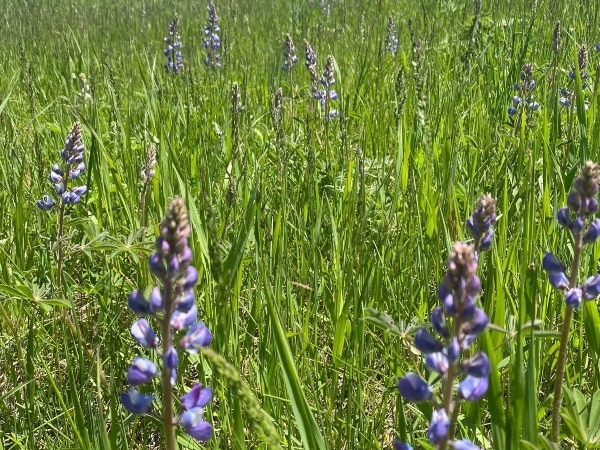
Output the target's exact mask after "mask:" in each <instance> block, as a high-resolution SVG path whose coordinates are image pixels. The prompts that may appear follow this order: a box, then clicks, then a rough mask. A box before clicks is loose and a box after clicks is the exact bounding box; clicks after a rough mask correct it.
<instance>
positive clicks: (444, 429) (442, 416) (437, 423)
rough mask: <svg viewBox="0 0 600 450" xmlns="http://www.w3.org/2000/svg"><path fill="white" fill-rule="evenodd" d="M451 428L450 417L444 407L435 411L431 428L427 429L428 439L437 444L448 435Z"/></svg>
mask: <svg viewBox="0 0 600 450" xmlns="http://www.w3.org/2000/svg"><path fill="white" fill-rule="evenodd" d="M449 428H450V418H449V417H448V414H447V413H446V410H445V409H444V408H442V409H440V410H439V411H434V412H433V415H432V416H431V422H430V424H429V429H428V430H427V439H429V441H430V442H431V443H432V444H434V445H437V444H439V443H440V442H442V440H443V439H445V438H446V436H447V435H448V429H449Z"/></svg>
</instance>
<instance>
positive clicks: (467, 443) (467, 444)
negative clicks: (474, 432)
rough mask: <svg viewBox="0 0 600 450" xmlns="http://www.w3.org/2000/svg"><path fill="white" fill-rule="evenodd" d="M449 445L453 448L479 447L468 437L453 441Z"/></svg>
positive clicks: (465, 449) (468, 449)
mask: <svg viewBox="0 0 600 450" xmlns="http://www.w3.org/2000/svg"><path fill="white" fill-rule="evenodd" d="M451 445H452V448H453V449H454V450H479V447H477V446H476V445H475V444H473V443H472V442H471V441H469V440H468V439H463V440H460V441H454V442H452V444H451Z"/></svg>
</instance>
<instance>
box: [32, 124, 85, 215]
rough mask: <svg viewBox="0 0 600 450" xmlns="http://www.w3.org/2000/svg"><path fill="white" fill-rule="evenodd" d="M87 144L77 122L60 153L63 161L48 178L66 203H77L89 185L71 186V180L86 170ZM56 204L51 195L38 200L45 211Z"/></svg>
mask: <svg viewBox="0 0 600 450" xmlns="http://www.w3.org/2000/svg"><path fill="white" fill-rule="evenodd" d="M84 150H85V146H84V145H83V142H82V140H81V125H80V124H79V122H75V123H74V124H73V127H72V128H71V132H70V133H69V135H68V136H67V140H66V141H65V146H64V148H63V150H62V151H61V153H60V156H61V159H62V163H61V164H54V165H53V166H52V170H51V171H50V175H49V176H48V179H49V180H50V181H51V182H52V183H53V184H54V192H55V193H56V195H57V196H58V197H60V199H61V200H62V203H63V204H64V205H69V204H70V205H76V204H77V203H79V202H80V201H81V197H82V196H83V195H85V193H86V192H87V186H85V185H81V186H77V187H73V188H71V187H70V185H69V182H74V181H75V180H77V178H79V176H80V175H81V174H82V173H83V171H84V170H85V163H84V162H83V151H84ZM54 205H55V202H54V199H53V198H52V197H51V196H50V195H44V196H43V197H42V199H41V200H38V201H37V206H38V208H40V209H41V210H43V211H48V210H50V209H52V207H53V206H54Z"/></svg>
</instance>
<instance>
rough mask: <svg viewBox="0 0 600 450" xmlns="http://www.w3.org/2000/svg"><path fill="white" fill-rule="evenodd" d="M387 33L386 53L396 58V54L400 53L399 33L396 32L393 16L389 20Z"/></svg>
mask: <svg viewBox="0 0 600 450" xmlns="http://www.w3.org/2000/svg"><path fill="white" fill-rule="evenodd" d="M387 32H388V34H387V36H386V37H385V51H386V52H389V53H391V54H392V55H393V56H396V53H398V31H397V30H396V23H395V22H394V18H393V17H392V16H390V18H389V19H388V26H387Z"/></svg>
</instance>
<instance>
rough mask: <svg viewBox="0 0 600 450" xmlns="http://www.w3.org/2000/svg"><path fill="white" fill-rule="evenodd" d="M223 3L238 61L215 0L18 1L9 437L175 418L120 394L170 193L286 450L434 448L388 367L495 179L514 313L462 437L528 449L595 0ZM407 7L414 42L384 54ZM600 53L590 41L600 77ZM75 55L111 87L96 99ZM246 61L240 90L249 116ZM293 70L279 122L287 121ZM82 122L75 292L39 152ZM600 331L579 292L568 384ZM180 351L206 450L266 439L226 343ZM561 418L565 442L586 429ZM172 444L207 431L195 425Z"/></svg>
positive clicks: (580, 141)
mask: <svg viewBox="0 0 600 450" xmlns="http://www.w3.org/2000/svg"><path fill="white" fill-rule="evenodd" d="M215 5H216V7H217V9H218V11H219V24H220V27H221V39H222V42H223V48H222V54H223V67H222V68H221V69H214V70H213V69H208V68H205V67H204V64H203V62H202V61H203V59H204V55H203V48H202V40H203V29H202V27H203V26H204V24H205V22H206V10H205V4H204V3H203V2H202V1H200V2H189V1H180V2H178V1H175V2H159V1H157V0H149V1H142V0H126V1H116V0H98V1H92V0H79V1H76V2H65V1H59V0H6V2H5V3H4V5H3V6H4V7H3V8H2V17H0V21H1V22H2V27H1V28H0V37H1V40H2V46H1V47H0V61H2V76H1V77H0V185H1V186H2V189H0V209H1V210H2V212H3V214H2V215H1V216H0V243H1V245H0V336H1V339H0V448H6V449H41V448H43V449H64V448H83V449H87V448H102V449H106V448H113V449H136V448H162V447H161V445H162V444H161V437H160V432H158V431H156V430H157V428H159V424H158V423H155V422H156V421H155V420H154V419H152V418H147V417H144V418H140V417H134V416H130V415H128V414H127V413H126V411H125V410H124V409H123V407H122V406H121V405H120V404H119V401H118V393H119V392H121V391H123V390H124V389H125V372H126V370H127V367H128V364H129V363H130V360H131V358H132V356H134V349H133V348H132V345H131V344H132V339H131V336H130V334H129V326H130V324H131V322H132V321H133V316H132V314H131V313H130V312H129V311H128V310H127V309H126V299H127V295H128V294H129V293H130V292H131V290H132V289H134V288H136V287H138V286H139V287H140V288H142V289H143V287H145V286H148V287H149V286H151V285H152V283H153V281H152V278H151V275H150V274H149V271H148V270H147V268H146V266H145V262H144V261H146V256H147V255H148V254H149V253H150V252H151V250H152V246H153V242H154V237H155V236H156V234H157V232H158V224H159V223H160V220H161V218H162V217H163V216H164V212H165V211H164V210H165V207H166V205H168V202H169V199H170V198H172V197H174V196H177V195H179V196H182V197H183V198H184V199H185V201H186V204H187V206H188V209H189V214H190V222H191V225H192V240H191V244H190V245H191V246H192V250H193V253H194V255H195V265H196V267H197V268H198V270H199V272H200V283H199V287H198V288H197V294H198V299H199V300H198V307H199V310H200V316H201V318H202V320H204V321H205V322H206V323H207V324H208V325H209V326H210V328H211V330H212V331H213V334H214V337H215V338H214V342H213V344H212V349H213V350H215V351H216V352H218V353H220V354H221V355H223V356H224V357H225V358H226V359H227V360H228V361H229V362H230V363H231V364H232V365H233V367H235V368H236V369H237V370H238V371H239V372H240V373H241V374H242V376H243V378H244V380H245V382H246V383H247V384H248V385H249V386H250V387H251V388H252V390H253V391H254V392H255V393H256V396H257V397H258V400H259V401H260V405H261V407H262V409H263V412H264V413H265V414H266V415H267V416H268V417H270V418H271V419H272V420H273V422H274V423H275V425H276V427H277V431H278V434H279V437H280V447H281V448H283V449H290V450H291V449H300V448H304V449H307V450H308V449H310V450H316V449H330V450H335V449H340V450H341V449H378V448H389V446H390V443H391V441H392V440H393V439H394V438H396V437H399V436H401V437H402V438H403V439H407V440H409V441H411V442H413V443H419V442H420V443H421V445H423V447H424V448H428V447H427V445H428V444H427V442H426V439H425V434H424V433H425V431H424V430H425V429H426V424H427V422H428V420H429V418H430V415H431V414H430V410H427V407H423V408H421V410H419V409H418V408H416V407H412V406H407V405H402V403H401V400H400V399H399V397H398V395H397V392H396V389H395V385H396V382H397V377H398V376H400V375H402V374H404V373H405V372H407V371H409V370H413V369H414V368H415V367H418V365H419V364H420V363H419V360H420V359H419V357H418V355H416V354H415V350H414V348H412V346H411V345H410V339H409V336H408V334H409V332H410V331H411V329H412V327H413V326H414V325H416V324H418V323H421V322H423V321H425V320H427V318H428V314H429V311H430V310H431V308H432V307H433V306H434V305H435V304H436V298H435V290H436V287H437V283H438V282H439V280H440V279H441V277H442V274H443V271H444V260H445V258H446V255H447V251H448V249H449V248H450V245H451V243H452V242H453V241H454V240H457V239H462V238H465V236H466V234H465V233H466V230H465V227H464V221H465V219H466V218H467V217H468V215H469V214H470V212H471V210H472V208H473V206H474V204H475V201H476V199H477V198H478V197H479V195H480V194H481V193H484V192H489V193H491V194H492V195H494V196H496V197H498V205H497V207H498V211H499V213H500V214H501V216H500V219H499V221H498V224H497V227H496V233H497V234H496V238H495V241H494V245H493V248H492V251H490V252H488V254H486V255H485V257H483V258H482V261H481V264H482V269H483V270H484V272H483V276H482V280H483V281H484V294H483V305H484V306H483V307H484V309H485V310H486V312H487V313H488V314H489V316H490V319H491V322H492V323H493V325H494V326H493V328H492V329H491V330H489V331H488V332H487V333H486V335H485V336H484V337H483V339H482V347H483V348H484V350H485V351H487V353H488V355H489V356H490V359H491V361H492V363H493V365H494V367H495V370H493V371H492V379H491V383H490V386H491V387H490V391H489V393H488V396H487V399H486V400H485V401H483V402H481V404H476V405H472V406H470V407H469V408H465V409H464V410H463V412H464V417H462V418H461V427H460V433H462V434H464V435H465V436H468V437H470V438H471V439H474V440H475V441H477V443H478V444H479V445H481V446H482V447H483V448H490V449H491V448H494V449H504V448H512V449H517V448H521V447H520V446H521V445H524V444H522V442H523V441H529V442H531V443H532V444H531V445H532V446H533V448H535V446H536V445H538V440H537V439H538V438H537V436H538V434H539V433H543V434H545V435H548V434H549V427H550V417H551V405H552V402H551V400H549V398H550V397H549V396H550V395H551V392H552V386H553V376H554V370H555V365H556V361H557V356H558V348H559V342H558V332H557V330H558V329H559V324H560V322H559V321H560V320H561V317H562V310H563V308H564V305H563V302H562V300H561V299H560V298H559V296H558V295H556V294H555V293H554V292H553V291H551V289H550V288H549V287H548V285H547V283H546V280H545V277H544V274H543V272H542V271H541V267H540V264H541V256H542V254H543V252H545V251H547V250H549V249H563V250H562V251H563V252H564V254H565V255H568V254H569V252H572V247H571V246H570V242H569V241H568V239H567V237H565V236H566V234H564V233H560V232H559V230H558V229H557V225H556V222H555V220H554V219H553V214H554V213H555V211H556V209H557V208H558V207H559V206H560V205H562V204H564V203H565V199H566V193H567V192H568V189H569V187H570V185H571V182H572V180H573V178H574V177H575V176H576V175H577V173H578V170H579V167H580V166H581V164H582V162H583V161H584V160H585V159H593V160H598V156H599V155H598V153H599V152H598V150H599V147H600V121H599V120H598V119H597V115H598V100H599V99H598V94H597V90H596V91H594V90H593V89H592V90H591V92H590V90H588V93H587V99H588V102H589V108H588V110H587V112H586V111H585V109H584V106H583V104H581V105H577V107H576V109H575V113H574V114H575V115H574V116H573V119H571V117H570V116H569V112H568V111H567V110H564V109H561V108H560V107H559V105H558V102H557V89H558V87H559V86H560V85H561V84H564V83H566V80H567V71H568V69H569V68H570V65H571V63H572V62H574V61H575V58H576V53H577V50H578V48H579V45H580V44H581V43H587V44H588V45H589V46H590V48H591V47H592V46H593V44H594V43H595V42H597V41H598V40H600V29H598V23H600V22H599V20H598V15H599V11H600V4H598V3H597V2H581V3H580V4H577V5H574V4H573V2H571V1H567V0H556V1H553V2H542V1H539V2H534V3H532V2H522V1H519V0H506V1H499V0H496V1H492V2H484V4H483V6H482V11H481V16H480V19H479V20H480V26H479V28H478V35H477V36H472V35H471V34H472V33H471V32H472V31H473V27H472V24H473V18H474V17H473V14H474V13H473V5H472V3H471V2H468V1H455V2H437V1H432V0H423V1H420V2H414V1H393V2H392V1H384V0H379V1H375V2H369V1H358V0H356V1H349V0H329V1H322V2H321V1H316V0H315V1H308V0H305V1H300V0H290V1H283V0H253V1H251V2H242V1H236V0H230V1H219V2H216V3H215ZM142 11H143V13H142ZM175 12H176V13H177V14H178V15H179V19H180V20H179V26H180V33H181V37H182V42H183V46H184V47H183V52H184V63H185V68H184V70H183V72H182V73H181V74H180V75H178V76H172V75H170V74H165V73H164V72H163V63H164V60H163V56H162V48H163V43H162V38H163V37H164V36H165V33H166V28H167V26H168V23H169V21H170V20H171V19H172V17H173V14H174V13H175ZM390 15H391V16H393V17H394V18H395V21H396V23H397V28H398V35H399V51H398V54H397V55H396V56H395V57H393V56H391V55H390V54H389V53H385V51H384V49H385V34H386V29H387V22H388V18H389V17H390ZM408 18H412V20H411V28H412V33H411V31H410V30H409V26H408ZM559 19H560V21H561V24H562V26H563V49H562V51H561V53H560V54H559V55H558V59H557V62H556V63H557V73H556V79H557V82H556V84H552V83H551V74H552V72H553V71H552V68H553V64H554V61H555V59H554V58H555V56H554V53H553V51H552V32H553V28H554V24H555V22H556V21H557V20H559ZM286 33H289V34H290V36H291V37H292V38H293V39H294V42H295V43H296V47H297V50H298V52H299V54H298V56H299V58H300V59H302V58H301V56H302V55H301V45H300V43H301V42H302V39H303V38H306V39H307V40H309V42H310V43H311V45H312V46H313V48H314V49H315V51H316V52H317V55H318V66H319V67H322V66H323V65H324V64H325V60H326V58H327V55H329V54H332V55H334V56H335V78H336V84H335V88H336V90H337V92H338V94H339V104H338V106H339V108H338V109H339V110H340V117H339V118H337V119H333V120H331V121H326V120H325V119H324V111H323V110H320V109H319V107H318V105H317V103H316V102H315V101H314V100H312V99H311V98H310V79H309V74H308V72H307V71H306V70H305V69H304V67H303V65H302V61H300V63H299V64H298V65H297V66H296V68H295V69H294V72H293V76H290V75H289V73H287V72H283V71H281V70H280V67H281V64H282V62H283V42H284V37H285V34H286ZM417 43H420V49H418V48H417V47H418V45H416V44H417ZM414 49H417V50H416V52H415V50H414ZM466 59H468V64H467V63H466V62H465V61H466ZM599 59H600V57H599V56H598V54H597V53H594V51H593V50H591V51H590V60H591V63H590V66H591V68H590V71H592V72H593V73H592V79H593V87H594V88H597V87H598V85H599V82H598V76H599V74H598V72H596V64H597V63H598V61H599ZM525 61H532V62H534V67H535V72H534V77H535V79H536V80H537V83H538V85H537V87H536V92H535V95H536V100H537V101H538V102H539V103H540V104H541V105H542V108H541V110H540V112H539V113H538V114H537V115H536V122H535V124H534V126H533V127H531V128H529V127H526V126H525V125H523V127H522V128H519V129H515V127H514V124H512V123H511V122H510V121H509V117H508V115H507V113H506V108H507V107H508V106H509V104H510V100H511V97H512V95H513V91H512V85H513V83H514V82H516V81H517V80H518V76H519V72H520V69H521V66H522V64H523V63H524V62H525ZM413 62H414V63H413ZM400 69H402V70H403V73H404V80H405V82H404V84H403V85H402V86H403V87H401V89H400V90H398V91H397V90H396V75H397V73H398V71H399V70H400ZM81 73H83V74H85V77H86V79H87V82H88V84H89V85H90V91H89V92H90V94H91V97H92V98H91V100H90V99H86V98H85V96H84V95H83V96H82V95H81V94H82V88H83V86H82V82H81V78H80V74H81ZM594 77H595V78H594ZM233 83H237V86H239V104H240V106H241V107H242V109H241V110H240V112H239V117H237V118H236V119H235V120H233V119H234V117H233V115H232V105H231V87H232V84H233ZM292 83H293V85H292ZM280 87H281V88H282V92H283V96H284V109H283V117H282V120H281V127H282V130H281V132H282V135H283V139H280V138H279V131H278V129H277V126H276V124H274V122H273V121H272V120H271V119H270V117H271V113H270V109H271V104H272V102H271V98H272V93H275V92H276V91H277V89H279V88H280ZM579 89H581V85H579ZM292 94H293V95H294V99H293V103H292V99H291V98H290V95H292ZM404 96H406V100H405V102H404V104H403V107H402V108H401V111H400V115H399V117H398V118H397V120H396V117H395V111H396V108H397V106H398V102H400V101H401V99H402V98H403V97H404ZM292 104H293V108H292V107H291V105H292ZM292 112H293V115H292ZM236 114H237V113H236ZM75 120H79V121H80V122H81V124H82V128H83V136H84V142H85V144H86V148H87V151H86V163H87V166H88V171H86V172H85V176H84V178H85V177H87V179H86V184H87V185H88V189H89V191H88V194H87V195H86V197H85V198H84V199H83V200H82V203H81V205H79V206H78V208H77V209H74V210H72V213H71V214H68V215H67V217H66V218H65V230H66V234H65V236H64V242H63V249H64V263H63V267H62V280H63V286H62V290H61V291H57V290H56V286H55V283H54V280H55V279H56V270H57V266H56V252H57V247H58V243H57V242H56V238H55V236H56V233H55V231H54V230H55V229H56V228H55V227H56V217H55V215H54V214H53V213H46V212H42V211H39V210H37V208H36V207H35V201H36V200H37V199H38V198H40V197H41V195H42V194H43V193H44V192H46V191H47V189H48V188H49V187H50V188H51V186H49V182H48V181H47V180H46V178H45V177H46V174H47V173H48V170H49V169H50V167H51V163H52V161H53V160H54V159H55V158H56V155H57V152H58V151H59V149H60V148H61V146H62V144H63V139H64V136H66V135H67V132H68V130H69V128H70V126H71V125H72V123H73V122H74V121H75ZM570 120H573V124H574V125H573V131H572V133H571V134H570V135H568V134H567V133H568V130H569V127H570V125H569V123H570V122H569V121H570ZM568 136H571V137H570V139H569V138H568ZM153 142H154V143H156V144H157V165H156V176H155V177H154V178H153V179H152V180H151V182H150V184H149V185H148V187H147V190H145V199H146V200H145V208H146V212H145V223H142V222H141V220H142V219H141V218H142V213H141V211H140V193H141V189H142V184H141V181H140V171H141V168H142V165H143V164H144V163H145V158H146V151H147V148H148V147H149V145H150V144H151V143H153ZM282 152H283V154H284V155H285V159H283V158H282ZM282 161H283V163H282ZM559 256H560V254H559ZM599 256H600V250H598V249H597V248H596V249H594V250H593V251H590V252H587V253H585V254H584V255H583V256H582V266H583V267H584V268H585V269H586V270H587V272H589V273H593V272H594V271H596V269H597V260H598V257H599ZM219 262H220V264H221V265H220V266H218V263H219ZM215 268H219V273H218V275H219V282H217V281H215ZM378 312H379V313H381V314H379V313H378ZM63 313H64V314H66V315H67V316H68V317H70V318H72V320H73V321H74V324H75V333H76V334H77V336H74V334H73V330H72V329H71V328H70V327H69V326H67V324H66V323H65V321H64V320H63V319H62V317H64V316H63ZM382 323H385V324H386V328H387V329H391V330H392V332H391V333H390V332H386V331H383V330H382V329H381V327H378V326H376V325H377V324H380V325H381V324H382ZM599 336H600V317H599V315H598V310H597V307H596V305H595V304H594V303H586V305H585V307H584V308H582V310H581V311H580V312H578V313H576V314H575V317H574V323H573V335H572V340H571V344H570V348H571V352H570V354H569V358H568V360H567V367H566V380H567V381H566V383H567V385H568V386H571V385H577V386H578V387H579V389H580V390H581V391H582V392H583V393H584V394H585V396H586V397H592V394H593V392H595V391H596V389H598V388H600V337H599ZM80 341H83V342H85V343H86V346H87V348H84V347H83V346H82V345H81V342H80ZM90 354H91V355H92V356H93V357H92V358H91V357H90ZM182 364H183V365H184V367H187V368H189V369H191V372H190V371H188V373H193V374H194V379H189V380H187V385H188V386H191V385H192V384H193V382H194V381H196V380H197V381H200V382H202V383H203V384H208V385H211V386H212V387H213V389H214V391H215V397H216V399H217V400H215V402H214V403H213V404H212V406H211V408H210V411H209V412H208V413H207V416H208V418H209V419H210V420H211V421H212V423H213V424H214V426H215V430H216V434H215V439H214V440H212V441H210V442H209V443H208V444H207V447H208V448H215V449H216V448H235V449H244V448H248V449H253V448H267V444H266V443H264V442H263V440H262V439H261V438H260V432H259V431H256V429H255V428H253V427H250V426H249V425H248V420H249V418H248V417H247V414H246V412H247V411H246V409H245V405H244V402H243V401H241V399H240V398H239V396H237V395H235V390H234V389H231V386H230V385H229V384H228V380H227V379H226V378H224V377H220V376H219V373H218V371H215V372H213V371H212V369H211V365H210V364H209V363H208V361H207V359H206V358H204V357H203V356H202V355H196V356H192V357H189V358H188V359H187V360H185V361H184V362H182ZM182 372H183V371H182ZM573 395H576V394H569V395H568V396H567V397H568V398H567V400H566V401H567V402H568V400H569V398H571V397H572V396H573ZM538 404H539V407H538V406H536V405H538ZM246 406H247V405H246ZM476 430H479V431H477V432H476ZM565 430H566V429H565ZM563 437H564V439H565V441H564V442H565V445H567V447H568V448H575V446H576V445H584V444H576V443H575V440H576V437H572V436H571V435H567V434H565V436H563ZM178 442H179V445H180V447H181V448H190V449H193V448H199V446H198V445H197V444H196V443H194V442H193V441H192V440H191V439H190V438H189V437H187V436H185V435H183V434H181V435H178ZM540 445H541V444H540ZM580 448H584V447H580Z"/></svg>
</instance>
